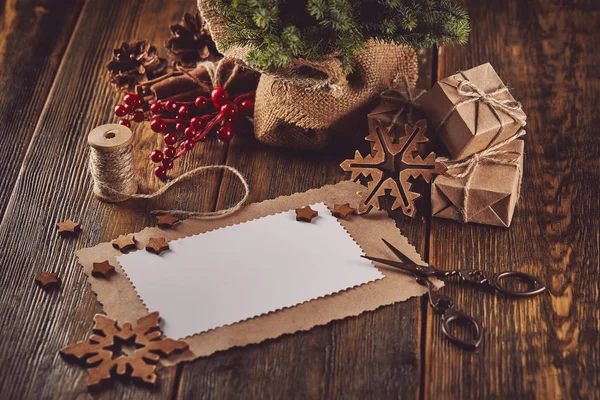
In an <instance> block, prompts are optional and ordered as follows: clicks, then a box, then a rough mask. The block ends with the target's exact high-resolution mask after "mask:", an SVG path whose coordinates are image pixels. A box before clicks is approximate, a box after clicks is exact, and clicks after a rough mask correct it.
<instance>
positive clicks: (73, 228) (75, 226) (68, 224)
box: [56, 218, 81, 235]
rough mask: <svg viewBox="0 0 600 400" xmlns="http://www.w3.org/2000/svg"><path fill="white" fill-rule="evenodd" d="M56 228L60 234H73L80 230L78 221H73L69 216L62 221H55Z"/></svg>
mask: <svg viewBox="0 0 600 400" xmlns="http://www.w3.org/2000/svg"><path fill="white" fill-rule="evenodd" d="M56 228H57V229H58V233H59V234H61V235H75V234H77V233H79V232H80V231H81V224H80V223H79V222H73V221H72V220H71V218H69V219H67V220H66V221H63V222H57V223H56Z"/></svg>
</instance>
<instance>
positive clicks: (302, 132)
mask: <svg viewBox="0 0 600 400" xmlns="http://www.w3.org/2000/svg"><path fill="white" fill-rule="evenodd" d="M214 1H215V0H198V6H199V8H200V12H201V13H202V16H203V18H204V19H205V20H206V21H207V24H208V28H209V30H210V32H211V34H212V36H213V39H214V41H215V43H216V44H217V47H219V42H221V41H222V40H223V39H224V38H226V37H227V32H226V31H225V30H224V29H222V26H223V25H222V22H221V18H220V16H219V15H218V14H217V13H216V12H215V9H214V6H213V4H214ZM250 50H251V49H250V48H247V47H234V48H230V49H228V50H227V51H226V52H225V55H226V56H227V57H233V58H236V59H238V60H240V61H241V62H244V61H245V58H246V56H247V54H248V52H249V51H250ZM261 72H262V75H261V77H260V81H259V83H258V88H257V90H256V103H255V109H254V134H255V135H256V137H257V138H258V140H259V141H261V142H262V143H265V144H269V145H272V146H278V147H292V148H300V149H319V148H323V147H325V146H327V145H328V144H329V143H331V142H332V141H333V140H334V139H335V138H337V137H342V136H344V135H352V134H357V132H353V130H352V127H353V126H355V124H356V123H357V121H359V119H360V118H364V117H365V115H363V113H361V112H359V111H360V109H361V107H362V106H364V105H365V104H366V103H368V102H369V101H370V100H372V99H373V98H374V97H375V96H376V95H377V94H378V93H379V92H381V91H383V90H385V89H386V88H388V87H390V86H391V85H392V82H393V81H394V79H398V78H400V77H402V76H406V77H407V78H408V80H409V82H410V83H411V85H414V84H415V82H416V80H417V74H418V64H417V57H416V53H415V52H414V51H413V50H411V49H408V48H406V47H401V46H396V45H393V44H385V43H382V42H379V41H374V40H372V41H369V42H368V43H366V45H365V50H364V51H363V52H362V53H361V54H359V55H358V56H357V57H356V71H355V72H354V73H352V74H351V75H349V76H346V75H345V74H344V73H343V71H342V69H341V66H340V62H339V61H338V60H337V59H336V58H335V57H329V58H328V59H326V60H324V61H321V62H310V61H308V60H297V61H296V62H295V63H294V65H292V66H291V67H290V68H288V69H286V70H278V71H277V72H276V73H273V72H270V71H269V72H265V71H261Z"/></svg>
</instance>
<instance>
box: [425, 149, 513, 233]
mask: <svg viewBox="0 0 600 400" xmlns="http://www.w3.org/2000/svg"><path fill="white" fill-rule="evenodd" d="M523 149H524V144H523V141H522V140H513V141H511V142H508V143H507V144H505V145H504V146H502V147H499V148H497V149H493V150H492V151H488V152H483V153H481V154H478V155H477V156H476V157H472V158H471V159H469V160H467V161H465V162H461V163H458V162H456V163H448V167H449V168H448V171H446V173H445V174H444V175H438V176H437V177H436V178H435V180H434V181H433V185H432V187H431V211H432V215H433V216H434V217H440V218H448V219H454V220H459V221H462V222H475V223H479V224H486V225H495V226H502V227H508V226H510V223H511V221H512V216H513V212H514V210H515V205H516V203H517V200H518V199H519V195H520V192H521V179H522V176H523Z"/></svg>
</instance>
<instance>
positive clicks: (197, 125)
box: [190, 117, 206, 132]
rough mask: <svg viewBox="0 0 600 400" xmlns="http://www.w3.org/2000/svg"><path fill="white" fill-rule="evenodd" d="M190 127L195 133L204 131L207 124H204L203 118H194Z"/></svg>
mask: <svg viewBox="0 0 600 400" xmlns="http://www.w3.org/2000/svg"><path fill="white" fill-rule="evenodd" d="M190 125H191V126H192V128H194V130H195V131H197V132H200V131H201V130H202V129H204V126H205V125H206V123H205V122H204V120H203V119H202V118H200V117H194V118H192V120H191V121H190Z"/></svg>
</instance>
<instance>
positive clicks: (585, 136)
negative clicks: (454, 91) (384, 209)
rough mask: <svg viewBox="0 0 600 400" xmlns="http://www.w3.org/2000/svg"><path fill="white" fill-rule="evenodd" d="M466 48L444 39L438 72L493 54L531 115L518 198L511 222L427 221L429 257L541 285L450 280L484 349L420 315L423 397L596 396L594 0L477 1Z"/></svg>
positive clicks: (599, 356)
mask: <svg viewBox="0 0 600 400" xmlns="http://www.w3.org/2000/svg"><path fill="white" fill-rule="evenodd" d="M470 13H471V18H472V21H473V32H472V35H471V39H470V43H469V44H468V45H467V46H466V47H464V48H449V49H446V50H445V51H444V52H443V53H442V55H441V57H440V70H439V74H438V77H440V78H441V77H445V76H448V75H450V74H452V73H453V72H455V71H457V70H461V69H468V68H470V67H472V66H476V65H479V64H481V63H483V62H486V61H490V62H491V63H492V65H493V66H494V67H495V69H496V70H497V72H498V73H499V75H500V76H501V77H502V78H503V79H504V82H505V83H506V84H508V85H509V86H510V87H511V88H512V92H513V93H514V94H515V96H516V97H517V99H519V100H520V101H522V102H523V104H524V107H525V110H526V112H527V114H528V117H529V119H528V125H527V129H528V135H527V136H526V137H525V147H526V166H525V171H524V172H525V177H524V181H523V187H522V191H521V195H522V199H521V201H520V203H519V205H518V208H517V211H516V216H515V219H514V221H513V224H512V226H511V228H510V229H508V230H504V229H500V228H493V227H487V226H478V225H466V226H463V225H461V224H459V223H454V222H451V221H446V220H440V219H434V220H433V221H432V229H431V242H430V246H431V254H430V258H431V261H432V263H434V264H435V265H438V266H440V267H442V268H467V267H481V268H485V269H487V270H491V271H500V270H505V269H516V270H520V271H524V272H527V273H531V274H535V275H538V276H540V277H541V278H542V279H543V280H544V281H545V282H546V283H547V285H548V288H549V291H548V293H546V294H545V295H543V296H539V297H535V298H532V299H527V300H520V299H514V298H506V297H503V296H497V295H494V294H489V293H477V292H475V291H474V290H472V289H471V288H468V287H464V286H460V285H448V287H447V288H444V289H443V291H444V293H445V294H448V295H449V296H451V297H452V298H453V299H455V300H456V303H457V305H458V306H459V307H460V308H461V309H462V310H463V311H465V312H467V313H469V314H471V315H474V316H478V317H480V318H481V319H482V322H483V324H484V326H485V328H486V333H485V336H484V339H485V344H484V347H483V349H481V350H480V351H478V352H476V353H469V352H465V351H461V350H458V349H457V348H456V347H455V346H453V345H451V344H449V342H448V341H446V340H444V339H443V338H442V336H441V331H440V319H439V317H438V316H437V315H432V313H431V312H430V313H429V314H428V320H427V327H428V329H427V342H426V361H425V365H426V366H427V367H426V375H425V379H424V382H425V385H426V386H425V398H429V397H444V398H457V399H464V398H541V399H550V398H593V397H595V396H597V395H598V387H599V386H600V380H599V376H600V370H599V365H600V337H599V336H598V320H599V317H600V310H599V304H600V301H599V290H598V281H599V278H600V271H599V266H598V259H599V255H598V236H599V229H598V215H599V212H600V204H599V202H598V197H599V195H600V191H599V187H598V181H599V178H600V168H599V163H598V156H599V149H598V136H599V134H600V131H599V129H598V122H599V121H598V117H597V110H598V107H599V105H600V77H599V76H598V73H597V61H598V57H597V54H598V52H599V50H600V48H599V46H598V43H599V41H600V37H599V35H598V30H597V23H596V22H597V21H598V19H599V18H600V8H599V7H598V4H597V3H595V4H593V2H584V1H580V2H574V3H573V4H571V5H569V6H568V7H567V6H565V4H564V2H561V1H556V0H553V1H547V0H543V1H542V0H531V1H519V0H513V1H505V2H480V1H472V2H471V7H470Z"/></svg>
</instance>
